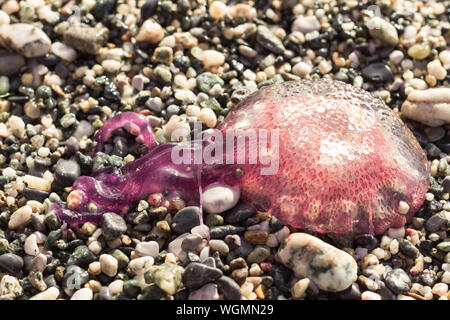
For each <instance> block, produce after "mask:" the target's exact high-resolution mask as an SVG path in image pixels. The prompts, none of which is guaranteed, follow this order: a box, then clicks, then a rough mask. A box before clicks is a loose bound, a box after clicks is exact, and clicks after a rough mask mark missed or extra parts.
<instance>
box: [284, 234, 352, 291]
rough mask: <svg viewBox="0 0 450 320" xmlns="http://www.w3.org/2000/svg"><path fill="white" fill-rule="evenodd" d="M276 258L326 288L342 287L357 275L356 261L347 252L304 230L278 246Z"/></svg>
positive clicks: (343, 288) (349, 283)
mask: <svg viewBox="0 0 450 320" xmlns="http://www.w3.org/2000/svg"><path fill="white" fill-rule="evenodd" d="M278 258H279V259H280V261H281V262H282V263H283V264H284V265H286V266H287V267H288V268H290V269H292V270H293V271H294V272H295V273H296V274H298V275H299V276H302V277H307V278H309V279H311V280H313V281H314V283H315V284H317V286H318V287H319V288H320V289H322V290H325V291H331V292H336V291H342V290H345V289H347V288H348V287H349V286H350V285H351V284H352V283H353V282H355V281H356V278H357V265H356V262H355V260H354V259H353V258H352V257H351V256H350V255H349V254H348V253H346V252H344V251H342V250H339V249H336V248H335V247H333V246H331V245H329V244H327V243H325V242H323V241H321V240H320V239H318V238H315V237H313V236H311V235H308V234H306V233H293V234H290V235H289V237H288V238H287V239H286V240H285V242H284V243H283V244H282V245H281V246H280V249H279V251H278Z"/></svg>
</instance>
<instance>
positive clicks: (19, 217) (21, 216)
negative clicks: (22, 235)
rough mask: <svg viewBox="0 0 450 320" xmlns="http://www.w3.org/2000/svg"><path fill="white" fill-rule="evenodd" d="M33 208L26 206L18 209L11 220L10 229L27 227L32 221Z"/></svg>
mask: <svg viewBox="0 0 450 320" xmlns="http://www.w3.org/2000/svg"><path fill="white" fill-rule="evenodd" d="M31 213H32V210H31V207H30V206H28V205H25V206H23V207H21V208H19V209H17V210H16V211H15V212H14V213H13V214H12V215H11V217H10V218H9V222H8V228H10V229H17V228H20V227H23V226H25V225H27V224H28V223H29V222H30V220H31Z"/></svg>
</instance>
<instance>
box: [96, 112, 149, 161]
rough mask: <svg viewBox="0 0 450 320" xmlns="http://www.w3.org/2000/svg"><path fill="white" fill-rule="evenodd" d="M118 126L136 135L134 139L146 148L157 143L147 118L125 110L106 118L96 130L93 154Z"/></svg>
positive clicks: (99, 149)
mask: <svg viewBox="0 0 450 320" xmlns="http://www.w3.org/2000/svg"><path fill="white" fill-rule="evenodd" d="M118 128H126V129H128V131H129V132H130V133H131V134H133V135H135V136H136V140H137V141H139V142H142V143H143V144H144V145H145V146H146V147H147V149H151V148H152V147H154V146H156V145H157V144H158V142H157V141H156V138H155V135H154V133H153V130H152V127H151V126H150V123H149V122H148V120H147V119H146V118H145V117H144V116H143V115H140V114H138V113H135V112H129V111H127V112H122V113H120V114H118V115H115V116H114V117H112V118H110V119H108V121H106V122H105V123H104V125H103V126H102V127H101V128H100V129H99V130H98V131H97V133H96V135H95V140H96V141H97V146H96V147H95V149H94V155H95V154H96V153H97V152H99V151H101V150H102V148H103V145H104V143H105V142H106V141H107V140H108V139H109V138H111V136H112V133H113V131H114V130H116V129H118Z"/></svg>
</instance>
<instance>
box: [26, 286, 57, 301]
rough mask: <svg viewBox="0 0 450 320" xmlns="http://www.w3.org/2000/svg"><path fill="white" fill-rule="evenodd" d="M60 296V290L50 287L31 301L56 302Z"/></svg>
mask: <svg viewBox="0 0 450 320" xmlns="http://www.w3.org/2000/svg"><path fill="white" fill-rule="evenodd" d="M58 296H59V290H58V288H56V287H50V288H48V289H47V290H45V291H43V292H40V293H38V294H36V295H34V296H32V297H31V298H30V300H56V299H58Z"/></svg>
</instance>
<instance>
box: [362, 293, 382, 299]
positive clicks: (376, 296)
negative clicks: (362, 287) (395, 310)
mask: <svg viewBox="0 0 450 320" xmlns="http://www.w3.org/2000/svg"><path fill="white" fill-rule="evenodd" d="M361 300H381V296H380V295H379V294H378V293H375V292H372V291H364V292H363V293H362V294H361Z"/></svg>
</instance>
